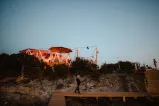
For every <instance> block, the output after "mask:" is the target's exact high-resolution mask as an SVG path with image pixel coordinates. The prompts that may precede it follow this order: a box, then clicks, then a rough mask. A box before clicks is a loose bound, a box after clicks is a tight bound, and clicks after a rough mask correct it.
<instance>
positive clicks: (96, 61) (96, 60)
mask: <svg viewBox="0 0 159 106" xmlns="http://www.w3.org/2000/svg"><path fill="white" fill-rule="evenodd" d="M95 49H96V59H95V64H97V63H98V48H97V47H96V48H95Z"/></svg>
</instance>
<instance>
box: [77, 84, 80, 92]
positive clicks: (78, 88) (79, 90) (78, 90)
mask: <svg viewBox="0 0 159 106" xmlns="http://www.w3.org/2000/svg"><path fill="white" fill-rule="evenodd" d="M77 90H78V93H80V90H79V85H78V86H77Z"/></svg>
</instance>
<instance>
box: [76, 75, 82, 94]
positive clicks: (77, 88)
mask: <svg viewBox="0 0 159 106" xmlns="http://www.w3.org/2000/svg"><path fill="white" fill-rule="evenodd" d="M76 83H77V87H76V89H75V93H76V92H78V93H79V94H80V90H79V86H80V83H81V81H80V75H77V77H76Z"/></svg>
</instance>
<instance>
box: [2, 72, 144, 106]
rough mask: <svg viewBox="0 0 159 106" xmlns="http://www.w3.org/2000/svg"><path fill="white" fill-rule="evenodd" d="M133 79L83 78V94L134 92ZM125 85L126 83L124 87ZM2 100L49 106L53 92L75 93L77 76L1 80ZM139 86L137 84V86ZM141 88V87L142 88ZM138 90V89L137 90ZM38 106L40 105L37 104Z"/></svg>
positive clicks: (103, 76)
mask: <svg viewBox="0 0 159 106" xmlns="http://www.w3.org/2000/svg"><path fill="white" fill-rule="evenodd" d="M132 80H133V78H132V77H130V76H127V77H125V76H118V75H113V74H112V75H101V76H100V78H99V80H92V79H90V78H89V77H86V76H84V77H81V82H82V83H81V85H80V91H81V92H120V91H132V90H133V87H132V86H129V85H131V83H135V82H133V81H132ZM124 83H126V84H125V85H124ZM0 84H1V85H0V100H1V101H2V102H3V104H9V103H11V104H13V105H14V103H15V102H16V103H18V104H28V105H31V104H34V105H36V104H37V103H39V104H41V105H42V104H43V105H47V104H48V102H49V99H50V97H51V95H52V93H53V92H74V90H75V88H76V81H75V76H73V77H71V78H67V79H57V80H53V81H49V80H46V79H36V80H29V79H27V78H25V80H24V81H22V82H20V83H16V79H14V78H12V79H8V80H7V79H6V80H4V79H3V80H1V83H0ZM136 85H137V84H136ZM140 88H141V87H140ZM136 89H138V88H136ZM37 105H38V104H37Z"/></svg>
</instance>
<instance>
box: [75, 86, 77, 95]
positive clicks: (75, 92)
mask: <svg viewBox="0 0 159 106" xmlns="http://www.w3.org/2000/svg"><path fill="white" fill-rule="evenodd" d="M77 90H78V85H77V87H76V89H75V93H76V91H77Z"/></svg>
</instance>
